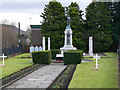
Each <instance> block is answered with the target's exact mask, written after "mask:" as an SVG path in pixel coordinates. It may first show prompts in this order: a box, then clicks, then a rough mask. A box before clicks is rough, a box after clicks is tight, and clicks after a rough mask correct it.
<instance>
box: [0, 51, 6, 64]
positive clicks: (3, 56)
mask: <svg viewBox="0 0 120 90" xmlns="http://www.w3.org/2000/svg"><path fill="white" fill-rule="evenodd" d="M0 57H2V58H3V65H0V66H5V64H4V59H5V57H7V56H5V55H4V53H3V56H0Z"/></svg>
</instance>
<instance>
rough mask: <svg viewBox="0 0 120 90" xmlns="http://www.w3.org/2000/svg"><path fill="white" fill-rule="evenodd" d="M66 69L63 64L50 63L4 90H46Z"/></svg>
mask: <svg viewBox="0 0 120 90" xmlns="http://www.w3.org/2000/svg"><path fill="white" fill-rule="evenodd" d="M65 68H66V65H64V64H63V63H51V64H50V65H46V66H43V67H41V68H39V69H38V70H36V71H34V72H32V73H30V74H29V75H27V76H25V77H23V78H21V79H19V80H18V81H16V82H14V83H12V84H11V85H9V86H7V87H6V88H47V87H48V86H49V85H50V84H51V83H52V82H53V81H54V80H55V79H56V77H57V76H58V75H59V74H60V73H61V72H62V71H63V70H64V69H65Z"/></svg>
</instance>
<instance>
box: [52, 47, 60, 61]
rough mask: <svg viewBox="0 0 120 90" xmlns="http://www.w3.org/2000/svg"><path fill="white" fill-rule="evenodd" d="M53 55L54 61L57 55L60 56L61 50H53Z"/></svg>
mask: <svg viewBox="0 0 120 90" xmlns="http://www.w3.org/2000/svg"><path fill="white" fill-rule="evenodd" d="M51 53H52V59H56V54H59V53H60V50H59V49H53V50H51Z"/></svg>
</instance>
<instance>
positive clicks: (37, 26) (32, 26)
mask: <svg viewBox="0 0 120 90" xmlns="http://www.w3.org/2000/svg"><path fill="white" fill-rule="evenodd" d="M30 27H31V28H42V25H30Z"/></svg>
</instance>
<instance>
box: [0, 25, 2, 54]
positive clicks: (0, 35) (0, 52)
mask: <svg viewBox="0 0 120 90" xmlns="http://www.w3.org/2000/svg"><path fill="white" fill-rule="evenodd" d="M1 54H2V27H0V55H1Z"/></svg>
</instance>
